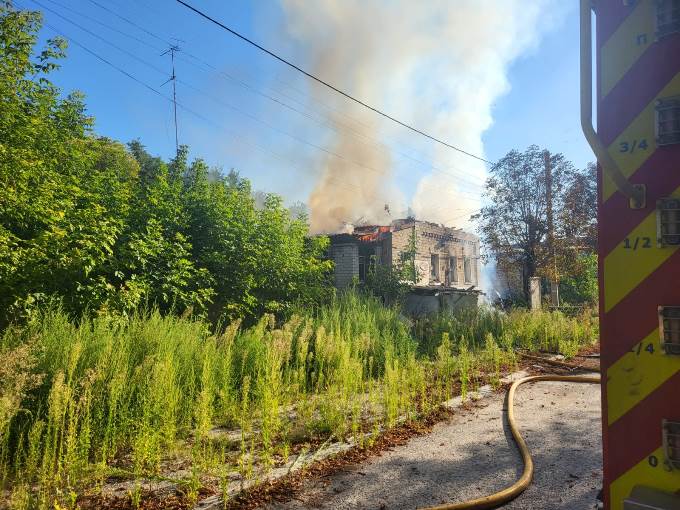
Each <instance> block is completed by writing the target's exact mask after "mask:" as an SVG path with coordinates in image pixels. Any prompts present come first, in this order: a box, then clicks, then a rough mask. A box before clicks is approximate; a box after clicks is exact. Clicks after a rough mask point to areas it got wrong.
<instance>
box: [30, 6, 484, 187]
mask: <svg viewBox="0 0 680 510" xmlns="http://www.w3.org/2000/svg"><path fill="white" fill-rule="evenodd" d="M48 1H50V2H52V3H54V4H57V5H60V4H58V3H57V2H55V0H48ZM89 1H90V2H91V3H93V4H94V5H96V6H98V7H100V8H101V9H104V10H105V11H107V12H109V13H111V14H113V15H115V16H116V17H118V18H119V19H121V20H123V21H125V22H126V23H128V24H130V25H131V26H133V27H135V28H137V29H139V30H141V31H143V32H144V33H147V34H149V35H151V36H152V37H154V38H155V39H158V40H159V41H165V39H164V38H163V37H161V36H159V35H158V34H155V33H153V32H151V31H150V30H148V29H147V28H145V27H144V26H142V25H139V24H138V23H135V22H134V21H132V20H130V19H129V18H127V17H125V16H122V15H120V14H118V13H117V12H115V11H113V10H111V9H109V8H107V7H105V6H103V5H101V4H100V3H99V2H97V1H96V0H89ZM35 3H37V4H38V5H40V3H39V2H37V1H36V2H35ZM62 7H64V6H62ZM66 9H68V10H70V11H71V12H76V13H78V14H80V15H81V16H84V17H86V18H88V19H92V18H91V17H89V16H87V15H85V14H82V13H79V12H78V11H74V10H73V9H69V8H66ZM47 10H50V9H49V8H48V9H47ZM50 11H51V10H50ZM51 12H53V13H54V12H55V11H51ZM55 14H57V13H55ZM57 16H59V17H61V18H62V19H65V20H66V21H68V22H69V23H72V24H74V25H75V26H77V27H78V28H80V29H81V30H83V31H85V32H87V33H89V34H91V35H93V36H94V37H96V38H98V39H100V40H103V41H104V42H106V43H107V44H109V45H111V46H113V47H114V48H116V49H118V50H119V51H121V52H123V53H126V54H127V55H129V56H130V57H132V58H134V59H135V60H137V61H140V62H142V63H143V64H145V65H147V66H149V67H151V68H153V69H154V70H155V71H157V72H162V71H160V70H159V69H158V68H157V67H155V66H154V65H153V64H151V63H149V62H148V61H145V60H143V59H140V58H139V57H138V56H137V55H135V54H133V53H131V52H129V51H127V50H125V49H123V48H120V47H119V46H117V45H115V44H113V43H112V42H110V41H108V40H106V39H104V38H103V37H101V36H99V35H97V34H95V33H93V32H91V31H89V30H88V29H86V28H84V27H83V26H82V25H79V24H77V23H76V22H74V21H72V20H69V19H68V18H65V17H64V16H61V15H59V14H57ZM94 21H95V22H96V23H98V24H100V25H103V26H106V27H107V28H109V29H111V30H113V31H115V32H118V33H120V34H123V35H126V36H128V37H130V38H132V39H134V40H136V41H139V42H142V43H143V44H146V45H147V46H149V47H151V48H152V49H154V50H156V51H160V50H158V48H157V47H155V46H153V45H151V44H150V43H148V42H146V41H143V40H141V39H139V38H137V37H135V36H133V35H130V34H127V33H125V32H122V31H120V30H118V29H116V28H113V27H110V26H107V25H106V24H105V23H103V22H101V21H98V20H94ZM168 44H169V43H168ZM183 53H184V54H185V55H187V56H188V57H191V58H192V59H194V60H195V61H197V62H199V63H201V64H203V65H204V66H205V67H207V68H208V69H211V70H213V71H214V72H217V73H218V74H219V75H221V76H223V77H225V78H227V79H229V80H231V81H233V82H235V83H237V84H238V85H240V86H241V87H244V88H246V89H247V90H250V91H251V92H253V93H255V94H258V95H260V96H262V97H265V98H267V99H269V100H270V101H273V102H275V103H277V104H279V105H281V106H283V107H285V108H287V109H289V110H291V111H294V112H296V113H298V114H300V115H302V116H305V117H307V118H309V119H310V120H312V121H314V122H317V123H320V124H321V122H320V121H318V120H316V119H314V118H313V117H312V116H310V115H309V114H308V113H305V112H302V111H300V110H298V109H297V108H295V107H293V106H290V105H289V104H287V103H286V102H285V101H282V100H280V99H278V98H275V97H273V96H271V95H269V94H267V93H265V92H262V91H259V90H257V89H256V88H255V87H252V86H251V85H249V84H248V83H246V82H244V81H242V80H240V79H238V78H235V77H233V76H231V75H229V74H228V73H225V72H223V71H221V70H219V69H218V68H216V67H215V66H213V65H212V64H210V63H209V62H206V61H205V60H203V59H201V58H200V57H197V56H196V55H192V54H191V53H189V52H187V51H183ZM179 58H180V59H181V60H183V61H184V62H186V63H189V64H190V65H193V66H195V67H198V66H197V64H194V63H192V62H189V61H188V60H186V59H183V58H181V56H180V57H179ZM184 84H185V85H188V86H189V87H192V86H191V85H189V84H186V83H184ZM284 85H285V83H284ZM287 86H290V85H287ZM192 88H194V89H195V90H198V89H196V87H192ZM198 92H199V93H201V91H200V90H198ZM287 97H288V98H289V99H290V100H292V101H294V102H296V103H298V104H300V105H301V106H302V107H305V106H304V105H303V104H302V103H300V102H299V101H297V100H295V99H294V98H291V97H290V96H287ZM213 100H214V99H213ZM324 106H326V108H329V109H331V110H333V111H335V112H336V113H340V114H342V115H344V116H347V115H345V114H344V113H343V112H341V111H339V110H335V109H333V108H331V107H329V106H327V105H324ZM229 107H230V108H233V107H231V106H229ZM237 111H239V113H243V112H242V111H240V110H238V109H237ZM250 117H251V118H252V116H250ZM347 118H349V119H350V120H353V119H351V118H350V117H349V116H347ZM255 120H257V121H258V122H262V121H260V120H259V119H255ZM335 122H336V123H339V122H337V121H335ZM355 122H358V121H355ZM264 124H265V125H266V126H267V127H269V128H270V129H275V130H277V131H279V132H282V131H281V130H278V129H277V128H273V127H272V126H270V125H269V124H267V123H264ZM339 124H340V123H339ZM322 125H324V126H326V127H329V128H330V129H333V130H334V131H336V132H338V129H337V128H336V127H335V126H334V125H333V123H330V122H324V123H323V124H322ZM340 125H343V124H340ZM343 127H344V129H347V130H349V131H350V132H351V133H352V134H354V136H357V137H361V138H364V139H368V140H372V141H373V143H374V144H375V145H376V146H380V147H381V148H382V150H384V151H386V152H387V153H388V154H392V153H393V152H394V153H396V154H399V155H400V156H402V157H404V158H407V159H409V160H411V161H413V162H416V163H418V164H420V165H423V166H425V167H427V168H428V169H429V170H430V171H431V172H432V173H440V174H441V175H446V176H450V177H453V178H455V179H457V180H460V181H462V182H463V183H465V184H467V185H468V186H471V187H473V188H482V186H480V185H479V184H478V183H476V182H473V181H470V180H467V179H465V178H462V177H460V176H459V175H454V173H449V172H447V171H445V170H442V169H441V168H437V167H436V166H434V165H431V164H429V163H426V162H425V161H422V160H420V159H418V158H414V157H413V156H410V155H409V154H406V153H405V152H402V151H399V150H397V149H393V148H390V147H388V146H386V145H385V144H384V143H383V142H381V141H379V140H377V139H374V138H372V137H370V136H368V135H365V134H363V133H361V132H359V131H357V130H355V129H353V128H352V127H351V126H348V125H346V124H345V125H343ZM283 133H284V134H287V133H285V132H283ZM289 136H290V135H289ZM303 143H306V142H303ZM312 145H313V144H312ZM320 150H324V149H320ZM452 169H453V170H455V171H456V172H460V173H463V174H465V172H463V171H461V170H459V169H457V168H455V167H452Z"/></svg>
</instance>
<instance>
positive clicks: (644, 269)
mask: <svg viewBox="0 0 680 510" xmlns="http://www.w3.org/2000/svg"><path fill="white" fill-rule="evenodd" d="M678 193H680V188H678V189H676V190H675V192H674V193H673V195H674V196H677V195H678ZM675 250H677V247H665V248H659V247H658V246H657V243H656V211H654V212H653V213H651V214H649V215H647V217H646V218H645V219H644V220H642V223H640V224H639V225H638V226H637V227H635V228H634V229H633V230H632V231H631V232H630V234H628V237H626V238H625V239H624V240H623V241H622V242H621V243H619V244H618V246H617V247H616V248H614V249H613V250H612V251H611V252H610V253H609V255H607V256H606V257H605V259H604V311H605V312H609V311H610V310H611V309H612V308H613V307H614V306H615V305H616V304H617V303H618V302H619V301H621V300H622V299H623V298H624V297H626V296H627V295H628V293H629V292H630V291H632V290H633V289H634V288H635V287H637V286H638V285H639V284H640V283H642V281H643V280H644V279H645V278H647V277H648V276H649V275H650V274H652V272H654V270H655V269H656V268H657V267H659V266H660V265H661V264H663V262H665V261H666V260H667V259H668V258H669V257H670V256H671V255H673V253H675ZM669 285H670V282H669Z"/></svg>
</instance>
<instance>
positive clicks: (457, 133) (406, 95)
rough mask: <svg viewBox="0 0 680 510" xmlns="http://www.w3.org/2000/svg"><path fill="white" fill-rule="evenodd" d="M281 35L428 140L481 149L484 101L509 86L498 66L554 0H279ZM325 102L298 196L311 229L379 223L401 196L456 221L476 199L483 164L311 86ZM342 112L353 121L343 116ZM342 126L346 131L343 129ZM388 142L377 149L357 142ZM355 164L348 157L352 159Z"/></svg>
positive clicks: (438, 217) (433, 217)
mask: <svg viewBox="0 0 680 510" xmlns="http://www.w3.org/2000/svg"><path fill="white" fill-rule="evenodd" d="M280 1H281V3H282V6H283V9H284V13H285V20H286V30H287V32H288V33H289V34H290V35H292V36H293V37H295V38H296V39H297V40H299V41H300V42H301V43H302V45H303V47H304V48H306V49H307V51H309V58H310V68H311V69H312V70H313V71H314V73H316V74H318V75H319V76H320V77H322V78H323V79H325V80H327V81H329V82H331V83H333V84H335V85H337V86H338V87H339V88H342V89H343V90H346V91H349V92H351V93H352V94H353V95H355V96H356V97H358V98H361V99H363V100H365V101H366V102H368V103H369V104H372V105H374V106H376V107H378V108H380V109H382V110H383V111H386V112H388V113H391V114H393V115H394V116H396V117H397V118H399V119H402V120H406V121H408V122H409V123H411V124H412V125H415V126H417V127H419V128H421V129H423V130H424V131H426V132H428V133H431V134H433V135H435V136H437V137H438V138H441V139H443V140H446V141H449V142H450V143H452V144H454V145H456V146H458V147H461V148H463V149H464V150H466V151H467V152H471V153H474V154H477V155H480V156H483V157H484V146H483V143H482V134H483V133H484V131H485V130H486V129H488V128H489V127H490V126H491V124H492V121H493V119H492V106H493V103H494V101H495V100H496V99H497V98H498V97H499V96H501V95H503V94H504V93H506V92H507V91H508V90H509V83H508V80H507V70H508V66H509V65H510V64H511V63H512V62H513V60H515V59H516V58H518V57H519V56H521V55H522V54H523V53H525V52H527V50H529V49H530V48H532V47H533V46H534V45H535V44H536V43H537V42H538V40H539V39H540V36H541V32H542V31H543V30H544V29H545V27H547V26H549V25H550V24H551V23H553V22H554V20H555V19H556V17H557V16H559V14H557V13H556V10H558V8H560V5H559V3H558V2H557V1H556V0H532V1H530V2H527V1H526V0H427V1H420V2H418V1H413V0H394V1H378V0H316V1H313V2H310V1H309V0H280ZM312 90H313V94H314V96H315V99H318V100H321V101H323V102H324V103H325V104H331V106H332V107H333V108H334V110H335V111H336V112H340V113H335V114H334V115H333V118H332V120H333V122H334V123H335V125H336V128H337V133H334V134H333V137H334V138H333V139H332V140H331V141H330V143H328V144H327V146H328V147H329V148H330V149H331V150H332V151H334V152H336V153H338V154H341V155H342V156H343V158H342V159H340V158H336V157H333V156H328V158H325V159H324V161H322V163H321V164H322V167H321V168H320V169H319V179H318V181H317V183H316V186H315V189H314V191H313V192H312V194H311V196H310V199H309V206H310V212H311V221H312V230H313V231H316V232H321V231H326V232H328V231H334V230H337V229H339V228H340V227H341V226H342V224H343V222H351V221H356V220H357V219H359V218H362V219H363V220H365V221H371V222H380V223H382V222H385V221H389V215H388V214H387V211H386V208H385V204H389V205H390V212H391V213H393V214H395V213H397V214H398V213H403V211H404V210H405V208H406V203H407V202H410V204H411V207H412V209H413V210H414V212H415V213H416V216H417V217H418V218H421V219H426V220H430V221H435V222H439V223H444V224H446V225H451V226H453V225H455V226H466V222H467V220H468V218H469V216H470V215H471V214H473V213H474V212H475V211H476V210H478V209H479V207H480V198H481V197H480V194H481V186H482V185H483V182H484V179H485V177H486V170H485V164H484V163H483V162H481V161H478V160H476V159H473V158H470V157H469V156H465V155H463V154H460V153H458V152H456V151H454V150H452V149H449V148H446V147H444V146H441V145H439V144H435V143H433V142H428V141H426V140H424V139H423V138H422V137H420V135H417V134H415V133H411V132H409V131H407V130H406V129H404V128H402V127H399V126H396V125H394V124H392V123H391V122H390V121H387V120H384V119H381V118H380V117H379V116H377V115H376V114H375V113H374V112H370V111H368V110H366V109H363V108H362V107H360V106H357V105H354V104H352V103H351V102H350V101H348V100H347V99H345V98H342V97H341V96H339V95H337V94H334V93H330V92H329V91H328V90H325V89H324V88H323V87H322V86H320V85H318V84H314V85H313V89H312ZM345 114H347V115H348V116H349V117H351V118H352V119H355V120H356V121H358V122H351V121H350V120H348V118H347V117H346V116H345ZM350 125H351V128H348V126H350ZM369 138H370V139H378V140H381V141H384V142H387V140H388V139H389V140H390V141H389V142H387V143H388V149H387V150H385V148H384V147H383V148H380V147H378V146H376V144H375V143H374V142H371V141H369V140H367V139H369ZM413 148H417V149H418V151H419V152H418V156H417V157H418V159H421V160H423V159H424V160H425V161H428V162H429V163H430V164H431V167H435V168H437V169H438V170H434V171H432V169H431V167H430V168H429V169H428V168H424V167H423V166H419V165H413V164H411V165H409V166H408V168H409V172H417V173H418V177H419V180H418V181H417V182H418V184H417V186H416V188H415V190H412V191H411V192H412V196H411V197H406V198H404V197H403V196H401V193H399V191H397V187H396V186H395V185H394V177H395V176H394V168H395V161H396V160H398V159H400V158H401V155H402V152H408V153H413ZM356 162H358V163H360V165H358V164H355V163H356Z"/></svg>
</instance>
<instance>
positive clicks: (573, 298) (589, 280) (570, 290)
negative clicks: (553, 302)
mask: <svg viewBox="0 0 680 510" xmlns="http://www.w3.org/2000/svg"><path fill="white" fill-rule="evenodd" d="M574 265H575V266H576V270H575V271H574V274H573V275H571V276H567V277H565V278H563V279H562V281H560V298H561V299H562V300H564V302H566V303H569V304H572V305H586V306H588V307H593V306H596V305H597V301H598V282H597V255H596V254H595V253H584V254H583V255H581V256H579V257H577V259H576V262H575V264H574Z"/></svg>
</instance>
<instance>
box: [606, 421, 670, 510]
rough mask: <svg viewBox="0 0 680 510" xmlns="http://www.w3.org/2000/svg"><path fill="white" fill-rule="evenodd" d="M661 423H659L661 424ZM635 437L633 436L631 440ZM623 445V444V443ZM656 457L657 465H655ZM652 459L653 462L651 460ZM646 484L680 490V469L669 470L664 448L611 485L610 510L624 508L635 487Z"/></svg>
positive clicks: (642, 432) (656, 451)
mask: <svg viewBox="0 0 680 510" xmlns="http://www.w3.org/2000/svg"><path fill="white" fill-rule="evenodd" d="M660 425H661V424H659V426H660ZM649 433H650V431H642V430H637V431H631V434H649ZM634 440H635V438H634V437H631V441H634ZM659 443H661V431H659ZM621 447H623V445H621ZM654 459H655V460H656V467H653V465H652V464H653V463H654ZM650 460H652V462H650ZM636 485H644V486H647V487H654V488H655V489H659V490H662V491H667V492H676V491H678V490H680V471H679V470H677V469H676V470H674V471H669V470H668V468H666V467H665V464H664V453H663V448H658V449H656V450H655V451H654V452H653V453H652V454H651V455H649V456H648V457H647V458H645V459H643V460H641V461H640V462H639V463H637V464H636V465H635V466H633V467H632V468H631V469H629V470H628V471H626V472H625V473H624V474H623V475H621V476H620V477H618V478H617V479H616V480H614V482H613V483H612V484H611V485H610V486H609V495H610V498H611V506H610V510H623V501H624V500H625V499H626V498H627V497H628V496H629V495H630V492H631V491H632V490H633V487H634V486H636Z"/></svg>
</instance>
